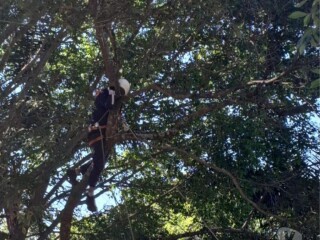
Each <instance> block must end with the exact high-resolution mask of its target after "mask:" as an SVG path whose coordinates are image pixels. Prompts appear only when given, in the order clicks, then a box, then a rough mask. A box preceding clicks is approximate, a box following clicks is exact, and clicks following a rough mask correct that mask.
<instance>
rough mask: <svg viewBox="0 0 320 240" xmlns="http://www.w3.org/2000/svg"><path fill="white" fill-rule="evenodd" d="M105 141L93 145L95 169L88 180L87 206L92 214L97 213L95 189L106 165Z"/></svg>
mask: <svg viewBox="0 0 320 240" xmlns="http://www.w3.org/2000/svg"><path fill="white" fill-rule="evenodd" d="M104 146H105V141H104V140H101V141H98V142H96V143H94V144H93V145H92V148H93V155H92V162H93V168H92V171H91V173H90V176H89V180H88V185H89V188H88V191H87V206H88V209H89V210H90V211H92V212H95V211H97V207H96V205H95V201H94V189H95V187H96V185H97V182H98V180H99V177H100V174H101V172H102V170H103V168H104V165H105V159H106V157H107V156H106V153H105V151H104Z"/></svg>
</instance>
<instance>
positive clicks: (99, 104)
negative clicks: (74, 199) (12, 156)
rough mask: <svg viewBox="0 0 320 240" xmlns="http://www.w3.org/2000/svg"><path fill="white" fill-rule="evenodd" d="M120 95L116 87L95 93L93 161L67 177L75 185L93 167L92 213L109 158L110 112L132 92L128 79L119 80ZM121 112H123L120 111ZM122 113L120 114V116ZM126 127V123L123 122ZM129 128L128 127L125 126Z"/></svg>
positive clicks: (91, 138) (91, 137)
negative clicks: (106, 148) (106, 146)
mask: <svg viewBox="0 0 320 240" xmlns="http://www.w3.org/2000/svg"><path fill="white" fill-rule="evenodd" d="M119 87H120V93H118V94H117V93H116V92H115V88H114V87H110V88H105V89H102V90H96V91H95V92H94V96H95V101H94V111H93V113H92V117H91V121H90V125H89V127H88V144H89V146H90V147H91V148H92V149H93V155H92V161H90V162H88V163H85V164H84V165H82V166H80V167H79V168H73V169H68V170H67V175H68V177H69V179H70V183H71V184H72V185H75V184H77V183H78V181H77V179H76V178H77V175H79V174H80V173H81V174H82V175H84V174H85V173H86V171H87V170H88V169H89V167H90V166H91V165H92V170H91V173H90V176H89V180H88V186H89V187H88V190H87V193H86V195H87V199H86V203H87V208H88V210H89V211H91V212H95V211H97V207H96V204H95V200H94V189H95V186H96V184H97V182H98V179H99V177H100V174H101V172H102V170H103V168H104V165H105V162H106V160H107V158H108V153H105V144H106V125H107V121H108V115H109V110H110V109H112V107H113V105H114V104H115V102H116V101H118V100H119V99H120V97H121V96H124V95H127V94H128V92H129V90H130V83H129V82H128V81H127V80H126V79H123V78H122V79H119ZM120 111H121V110H120ZM120 115H121V113H119V116H120ZM123 123H124V124H125V125H126V123H125V122H123ZM123 127H124V128H128V127H127V126H123Z"/></svg>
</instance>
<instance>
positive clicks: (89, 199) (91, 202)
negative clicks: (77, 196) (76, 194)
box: [86, 194, 97, 212]
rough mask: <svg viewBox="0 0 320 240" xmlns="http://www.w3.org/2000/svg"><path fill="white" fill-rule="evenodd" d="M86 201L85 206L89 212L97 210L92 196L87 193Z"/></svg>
mask: <svg viewBox="0 0 320 240" xmlns="http://www.w3.org/2000/svg"><path fill="white" fill-rule="evenodd" d="M86 203H87V208H88V210H89V211H90V212H96V211H97V206H96V202H95V200H94V197H93V196H89V195H88V194H87V200H86Z"/></svg>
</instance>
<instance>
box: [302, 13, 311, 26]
mask: <svg viewBox="0 0 320 240" xmlns="http://www.w3.org/2000/svg"><path fill="white" fill-rule="evenodd" d="M310 19H311V14H310V13H309V14H308V15H307V16H305V17H304V19H303V25H304V26H308V25H309V23H310Z"/></svg>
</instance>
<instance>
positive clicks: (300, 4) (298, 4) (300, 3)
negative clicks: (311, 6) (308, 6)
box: [294, 0, 308, 8]
mask: <svg viewBox="0 0 320 240" xmlns="http://www.w3.org/2000/svg"><path fill="white" fill-rule="evenodd" d="M307 1H308V0H304V1H302V2H299V3H297V4H295V5H294V6H295V7H296V8H299V7H302V6H303V5H304V4H305V3H306V2H307Z"/></svg>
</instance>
